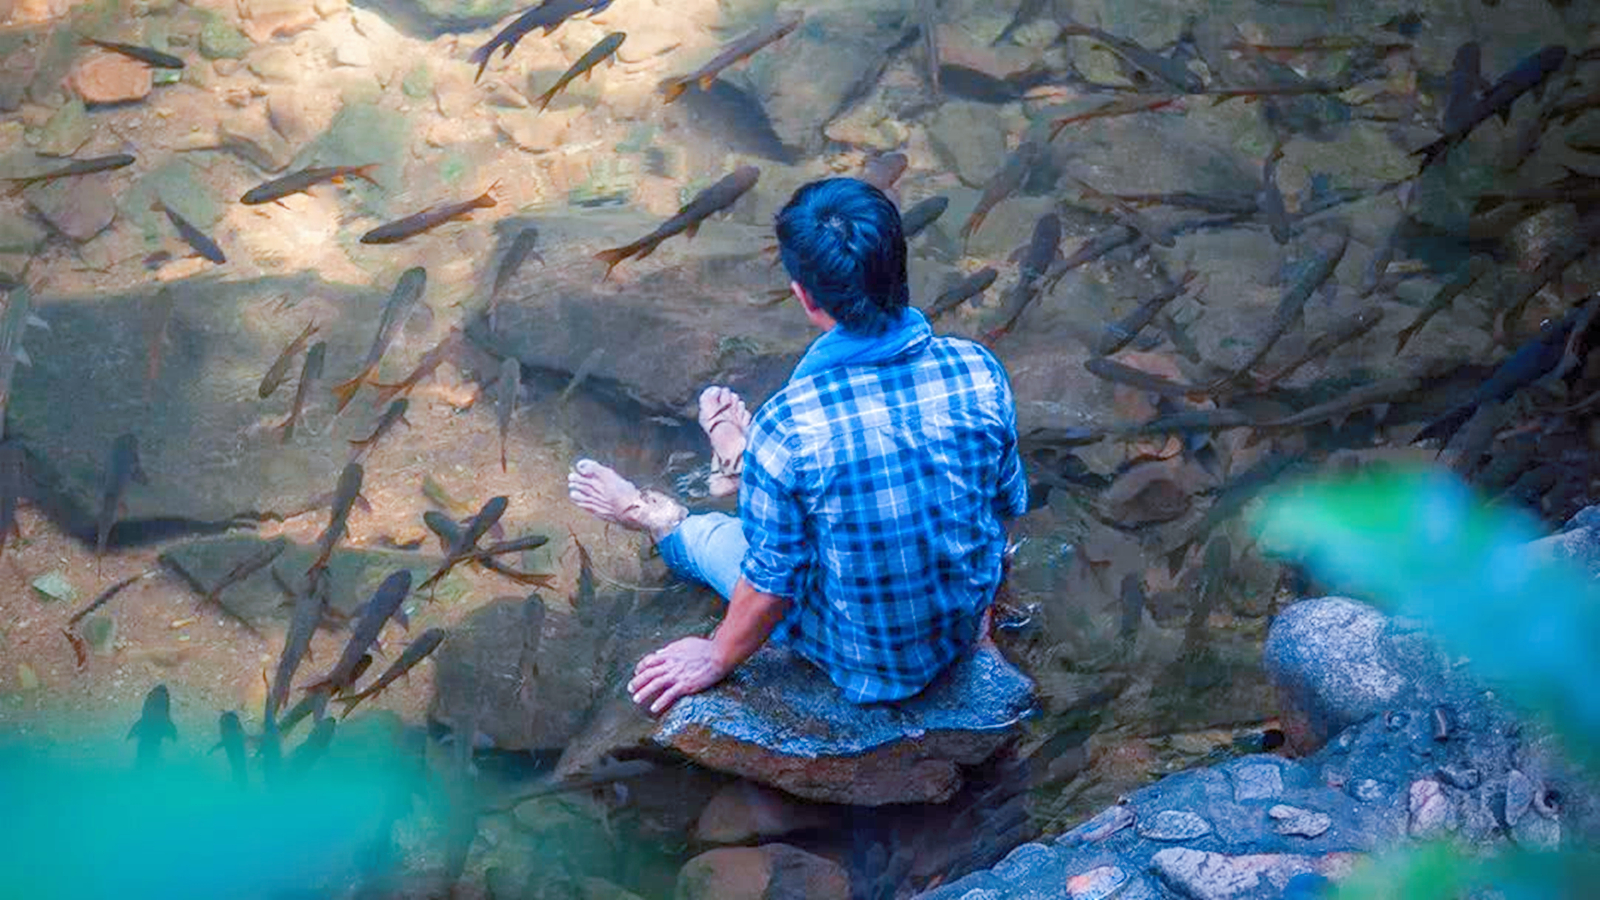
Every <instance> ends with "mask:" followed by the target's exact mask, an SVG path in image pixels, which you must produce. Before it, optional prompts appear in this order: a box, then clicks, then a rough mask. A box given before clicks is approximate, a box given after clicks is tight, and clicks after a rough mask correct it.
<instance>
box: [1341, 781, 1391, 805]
mask: <svg viewBox="0 0 1600 900" xmlns="http://www.w3.org/2000/svg"><path fill="white" fill-rule="evenodd" d="M1345 790H1346V791H1347V792H1349V794H1350V796H1352V797H1354V798H1356V799H1357V800H1360V801H1361V802H1362V803H1374V802H1376V801H1379V800H1382V799H1383V798H1385V797H1388V796H1390V795H1391V794H1393V793H1394V785H1392V784H1388V783H1386V782H1382V781H1379V780H1377V779H1375V778H1357V779H1356V780H1354V781H1352V782H1350V784H1349V785H1348V786H1346V788H1345Z"/></svg>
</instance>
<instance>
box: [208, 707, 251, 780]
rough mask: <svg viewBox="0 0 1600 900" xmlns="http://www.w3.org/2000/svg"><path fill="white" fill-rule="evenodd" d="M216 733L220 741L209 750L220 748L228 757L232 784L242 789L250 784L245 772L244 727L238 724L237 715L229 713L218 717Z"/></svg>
mask: <svg viewBox="0 0 1600 900" xmlns="http://www.w3.org/2000/svg"><path fill="white" fill-rule="evenodd" d="M217 731H218V733H219V734H220V736H221V740H220V741H218V742H217V746H216V747H212V748H211V749H212V751H213V752H214V751H216V749H217V747H220V748H222V752H223V753H226V754H227V755H228V768H230V769H232V770H233V783H234V784H236V785H238V786H239V787H244V786H245V785H246V784H248V783H249V782H250V776H249V775H248V774H247V773H246V770H245V758H244V726H243V725H240V724H239V714H238V713H236V712H232V711H229V712H225V713H223V714H222V715H220V716H218V717H217Z"/></svg>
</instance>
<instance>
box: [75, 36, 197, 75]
mask: <svg viewBox="0 0 1600 900" xmlns="http://www.w3.org/2000/svg"><path fill="white" fill-rule="evenodd" d="M80 37H81V38H82V40H83V42H84V43H86V44H93V45H94V46H96V47H99V48H100V49H102V50H110V51H111V52H112V53H120V54H122V55H123V56H126V57H128V58H129V59H137V60H138V61H139V62H142V63H144V64H145V65H147V66H153V67H155V68H157V69H181V68H183V60H181V59H179V58H177V57H176V56H173V55H172V54H170V53H162V52H161V51H160V50H155V49H152V48H150V47H141V46H139V45H138V44H119V43H117V42H116V41H102V40H99V39H98V38H92V37H82V36H80Z"/></svg>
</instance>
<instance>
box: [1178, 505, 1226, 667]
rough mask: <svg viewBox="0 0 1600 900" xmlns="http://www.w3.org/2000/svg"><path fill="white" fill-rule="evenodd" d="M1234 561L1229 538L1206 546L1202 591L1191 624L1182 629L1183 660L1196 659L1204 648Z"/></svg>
mask: <svg viewBox="0 0 1600 900" xmlns="http://www.w3.org/2000/svg"><path fill="white" fill-rule="evenodd" d="M1232 560H1233V546H1232V544H1230V543H1229V542H1228V536H1227V535H1224V534H1219V535H1217V536H1216V537H1214V538H1212V539H1211V541H1210V542H1209V543H1207V544H1206V550H1205V561H1204V562H1203V563H1202V564H1201V571H1202V573H1203V576H1202V580H1201V585H1200V588H1199V594H1200V596H1199V597H1197V598H1195V603H1194V605H1193V606H1192V607H1191V608H1190V609H1189V621H1188V623H1186V624H1185V626H1184V629H1183V650H1182V651H1181V653H1180V658H1181V657H1193V656H1194V654H1196V653H1198V652H1200V650H1201V648H1202V647H1203V646H1204V645H1205V638H1206V623H1207V622H1208V620H1210V618H1211V613H1212V611H1213V610H1215V609H1216V608H1217V603H1218V600H1219V599H1220V598H1221V595H1222V582H1223V579H1224V578H1225V577H1226V576H1227V573H1228V567H1229V566H1230V564H1231V563H1232Z"/></svg>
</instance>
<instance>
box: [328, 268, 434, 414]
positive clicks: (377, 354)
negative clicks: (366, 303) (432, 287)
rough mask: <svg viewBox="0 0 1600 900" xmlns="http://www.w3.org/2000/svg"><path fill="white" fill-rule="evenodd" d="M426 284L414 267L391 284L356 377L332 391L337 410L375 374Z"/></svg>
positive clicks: (423, 273) (423, 275)
mask: <svg viewBox="0 0 1600 900" xmlns="http://www.w3.org/2000/svg"><path fill="white" fill-rule="evenodd" d="M427 284H428V272H427V270H426V269H424V268H422V267H421V266H414V267H412V268H409V269H407V270H405V272H403V273H401V275H400V281H399V282H398V283H396V284H395V286H394V292H393V293H392V294H390V295H389V301H388V302H387V303H385V304H384V306H383V316H382V317H381V318H379V319H378V333H377V334H376V335H374V336H373V338H372V347H371V348H370V349H368V350H367V358H366V359H365V360H363V361H362V363H361V371H360V372H357V373H356V377H354V378H352V379H350V380H349V381H346V382H344V383H343V384H340V385H336V386H335V387H334V389H333V393H334V396H336V397H338V398H339V406H338V409H339V410H340V411H343V410H344V408H345V407H346V406H349V405H350V400H351V398H353V397H355V395H356V391H359V390H361V385H363V384H365V383H367V382H368V381H369V380H371V378H372V376H373V375H375V374H377V372H378V363H380V362H382V361H383V354H384V351H386V350H388V349H389V344H390V343H391V342H393V341H394V336H395V335H396V334H397V333H399V331H400V326H402V325H404V324H405V322H406V319H408V318H410V317H411V311H412V310H413V309H415V308H416V305H417V300H418V299H420V298H421V297H422V290H423V288H425V287H427Z"/></svg>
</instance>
